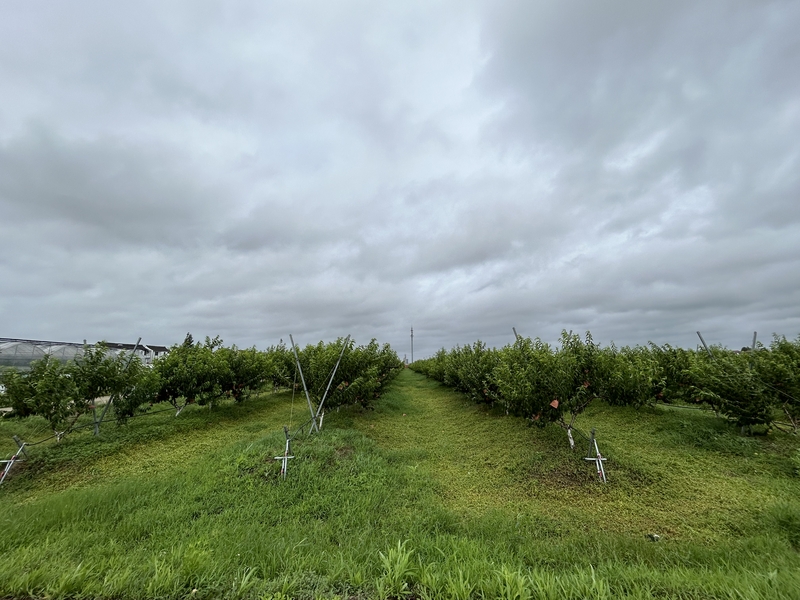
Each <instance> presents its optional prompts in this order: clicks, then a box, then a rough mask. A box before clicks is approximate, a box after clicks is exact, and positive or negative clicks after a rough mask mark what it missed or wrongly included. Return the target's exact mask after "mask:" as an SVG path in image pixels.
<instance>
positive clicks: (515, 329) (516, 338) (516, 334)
mask: <svg viewBox="0 0 800 600" xmlns="http://www.w3.org/2000/svg"><path fill="white" fill-rule="evenodd" d="M511 331H513V332H514V339H515V340H518V339H519V334H518V333H517V328H516V327H512V328H511Z"/></svg>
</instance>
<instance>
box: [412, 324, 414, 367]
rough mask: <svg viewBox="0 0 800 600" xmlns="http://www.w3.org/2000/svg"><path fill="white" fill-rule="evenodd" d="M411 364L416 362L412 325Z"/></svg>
mask: <svg viewBox="0 0 800 600" xmlns="http://www.w3.org/2000/svg"><path fill="white" fill-rule="evenodd" d="M411 364H414V327H413V326H412V327H411Z"/></svg>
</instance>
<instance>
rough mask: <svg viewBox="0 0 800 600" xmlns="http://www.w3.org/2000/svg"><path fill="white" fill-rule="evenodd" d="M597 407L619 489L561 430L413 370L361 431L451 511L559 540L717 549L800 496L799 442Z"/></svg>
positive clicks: (701, 419)
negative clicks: (656, 539) (563, 536)
mask: <svg viewBox="0 0 800 600" xmlns="http://www.w3.org/2000/svg"><path fill="white" fill-rule="evenodd" d="M689 412H690V414H688V415H686V414H682V413H678V412H677V411H665V410H663V409H650V408H645V409H642V410H638V411H637V410H634V409H629V408H610V407H608V406H606V405H603V404H601V403H598V404H595V405H594V406H592V407H590V409H589V410H588V411H587V413H586V414H585V415H582V416H581V417H580V419H579V420H578V424H579V425H580V426H582V427H585V428H588V427H592V426H596V427H597V428H598V431H599V439H600V444H601V449H602V450H603V452H604V454H605V455H607V456H608V457H609V460H608V462H607V467H608V474H609V481H610V483H609V485H602V484H600V483H599V482H598V481H597V479H596V475H595V473H594V471H593V468H592V465H591V464H590V463H587V462H585V461H583V460H582V457H583V456H585V452H586V446H587V444H586V442H585V441H584V440H583V439H581V438H579V437H578V436H577V435H576V442H577V446H578V448H577V449H576V450H575V451H571V450H570V449H569V446H568V443H567V439H566V434H565V433H564V431H563V430H561V429H560V428H558V427H555V426H550V427H547V428H544V429H542V428H538V427H526V426H525V422H524V421H523V420H521V419H518V418H513V417H507V416H505V415H502V414H498V412H497V411H491V410H490V409H489V408H488V407H486V406H480V405H476V404H474V403H472V402H470V401H469V400H467V399H466V398H464V396H463V395H461V394H459V393H456V392H453V391H451V390H449V389H447V388H445V387H444V386H441V385H440V384H438V383H437V382H435V381H432V380H430V379H427V378H425V377H423V376H421V375H419V374H417V373H414V372H412V371H410V370H406V371H404V372H403V373H401V374H400V376H399V377H398V378H397V380H396V383H395V385H394V386H393V388H392V389H391V390H390V391H389V392H388V393H387V394H386V395H385V397H384V399H383V400H382V401H381V403H380V406H379V407H378V409H377V410H375V411H374V412H373V413H368V414H366V415H365V416H364V417H363V418H362V419H359V420H357V421H356V425H357V426H358V427H360V428H361V429H362V431H364V432H365V433H367V434H368V435H370V436H371V437H372V438H373V439H375V440H376V442H377V443H378V444H379V445H380V446H381V447H382V448H384V449H386V450H387V451H391V452H395V453H398V454H401V455H403V456H404V457H405V460H407V462H408V464H409V466H410V467H411V468H419V469H421V470H423V471H424V472H425V473H426V474H427V475H428V476H429V477H430V479H431V482H432V483H431V485H433V486H435V488H436V490H437V493H438V494H439V496H440V497H441V498H442V500H443V502H444V503H445V504H446V505H447V507H448V508H450V509H452V510H454V511H456V512H457V513H459V514H461V515H464V516H475V515H480V514H484V513H486V512H487V511H497V510H499V511H502V512H504V513H507V514H510V515H514V514H518V513H525V514H536V515H538V516H540V517H543V518H547V519H549V520H550V521H551V526H553V527H554V528H556V529H558V530H559V531H594V532H600V533H602V532H609V533H622V534H627V535H631V536H637V537H642V536H644V535H645V534H647V533H651V532H657V533H659V534H660V535H662V536H664V535H666V536H669V537H671V538H673V539H693V540H696V541H702V542H711V541H715V540H721V539H729V538H731V537H736V536H738V535H740V533H741V532H742V530H743V529H746V528H749V527H757V525H758V520H759V519H760V518H761V515H762V513H763V511H764V509H765V507H768V506H769V505H772V504H776V503H777V504H780V503H781V502H792V501H793V498H795V497H796V495H797V494H798V493H800V480H798V478H796V477H793V473H792V469H793V467H792V464H791V462H790V459H789V457H790V455H791V453H792V452H793V448H795V447H796V446H797V444H796V442H794V441H793V440H791V439H785V438H781V439H780V440H778V441H773V440H758V439H754V438H742V437H741V436H738V435H737V434H736V433H735V432H734V431H732V430H731V429H730V427H728V426H727V425H726V424H725V423H723V422H722V421H721V420H719V419H715V418H714V417H713V416H710V415H706V414H702V413H697V412H695V411H689Z"/></svg>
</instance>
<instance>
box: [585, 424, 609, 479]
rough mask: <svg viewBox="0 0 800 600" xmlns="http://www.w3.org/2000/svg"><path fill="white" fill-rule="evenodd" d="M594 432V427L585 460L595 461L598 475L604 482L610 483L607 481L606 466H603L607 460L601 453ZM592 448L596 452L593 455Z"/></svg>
mask: <svg viewBox="0 0 800 600" xmlns="http://www.w3.org/2000/svg"><path fill="white" fill-rule="evenodd" d="M594 432H595V430H594V429H592V437H591V439H590V440H589V452H588V453H587V456H586V458H584V459H583V460H591V461H594V465H595V467H596V468H597V476H598V477H599V478H600V479H601V480H602V481H603V483H608V482H607V481H606V470H605V467H603V461H604V460H606V458H605V457H604V456H603V455H602V454H600V449H599V448H598V447H597V440H596V439H595V437H594ZM592 450H594V452H595V455H594V456H592Z"/></svg>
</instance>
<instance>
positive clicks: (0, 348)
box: [0, 338, 169, 369]
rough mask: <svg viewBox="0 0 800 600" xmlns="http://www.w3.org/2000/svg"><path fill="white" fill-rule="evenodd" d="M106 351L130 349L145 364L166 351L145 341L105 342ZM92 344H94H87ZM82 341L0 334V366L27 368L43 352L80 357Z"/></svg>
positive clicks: (63, 359)
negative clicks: (15, 336)
mask: <svg viewBox="0 0 800 600" xmlns="http://www.w3.org/2000/svg"><path fill="white" fill-rule="evenodd" d="M105 344H106V346H107V347H108V352H109V354H121V353H123V352H124V353H126V354H130V353H131V352H134V353H135V355H136V356H138V357H139V358H140V359H141V361H142V363H144V364H146V365H149V364H152V362H153V360H154V359H156V358H158V357H159V356H163V355H164V354H166V353H167V352H169V348H167V347H166V346H154V345H146V344H142V343H140V344H138V345H136V344H120V343H115V342H105ZM86 346H88V347H94V346H95V344H87V345H86ZM83 349H84V344H81V343H75V342H48V341H44V340H18V339H13V338H0V368H3V367H14V368H17V369H27V368H29V367H30V365H31V363H32V362H33V361H35V360H40V359H42V358H44V357H45V356H52V357H53V358H55V359H58V360H59V361H61V362H68V361H74V360H77V359H80V357H81V356H83Z"/></svg>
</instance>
